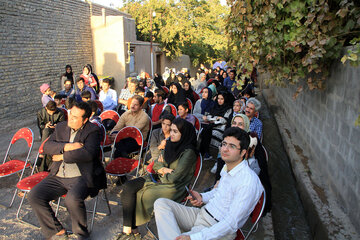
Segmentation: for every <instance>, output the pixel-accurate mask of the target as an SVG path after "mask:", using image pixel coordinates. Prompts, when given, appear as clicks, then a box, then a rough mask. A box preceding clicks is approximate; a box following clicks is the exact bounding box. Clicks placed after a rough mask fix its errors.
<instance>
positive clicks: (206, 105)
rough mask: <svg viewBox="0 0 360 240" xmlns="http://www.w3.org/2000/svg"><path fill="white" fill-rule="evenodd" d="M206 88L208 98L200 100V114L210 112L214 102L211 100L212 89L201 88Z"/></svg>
mask: <svg viewBox="0 0 360 240" xmlns="http://www.w3.org/2000/svg"><path fill="white" fill-rule="evenodd" d="M204 89H207V90H208V98H207V99H202V100H201V114H202V115H204V114H205V113H206V112H207V113H210V112H211V109H213V107H214V105H215V102H214V101H213V100H212V91H211V89H210V88H208V87H206V88H203V91H204Z"/></svg>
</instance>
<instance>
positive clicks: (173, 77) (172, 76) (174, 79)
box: [166, 72, 179, 88]
mask: <svg viewBox="0 0 360 240" xmlns="http://www.w3.org/2000/svg"><path fill="white" fill-rule="evenodd" d="M172 83H179V81H178V79H177V77H176V75H175V73H173V72H170V76H169V77H168V78H167V79H166V87H168V88H169V87H170V85H171V84H172Z"/></svg>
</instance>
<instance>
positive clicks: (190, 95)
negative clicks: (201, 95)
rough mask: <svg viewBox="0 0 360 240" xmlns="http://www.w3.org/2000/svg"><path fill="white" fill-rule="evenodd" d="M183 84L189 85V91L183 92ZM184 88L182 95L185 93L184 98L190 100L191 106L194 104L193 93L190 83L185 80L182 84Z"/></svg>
mask: <svg viewBox="0 0 360 240" xmlns="http://www.w3.org/2000/svg"><path fill="white" fill-rule="evenodd" d="M185 83H187V84H189V90H185ZM183 86H184V93H185V97H186V98H188V99H190V101H191V102H192V104H195V99H194V91H193V89H192V87H191V83H190V82H189V81H188V80H186V81H185V82H184V84H183Z"/></svg>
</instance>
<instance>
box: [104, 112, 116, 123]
mask: <svg viewBox="0 0 360 240" xmlns="http://www.w3.org/2000/svg"><path fill="white" fill-rule="evenodd" d="M100 118H101V121H104V120H105V119H111V120H114V121H115V122H116V123H117V122H118V121H119V119H120V116H119V114H118V113H117V112H115V111H114V110H106V111H105V112H102V113H101V114H100Z"/></svg>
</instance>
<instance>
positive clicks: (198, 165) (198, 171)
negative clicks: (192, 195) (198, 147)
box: [191, 154, 203, 190]
mask: <svg viewBox="0 0 360 240" xmlns="http://www.w3.org/2000/svg"><path fill="white" fill-rule="evenodd" d="M202 161H203V160H202V156H201V154H199V156H198V157H197V159H196V165H195V172H194V177H195V179H194V182H193V184H192V186H191V190H192V189H194V187H195V185H196V183H197V181H198V179H199V177H200V174H201V169H202Z"/></svg>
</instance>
